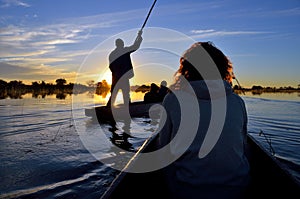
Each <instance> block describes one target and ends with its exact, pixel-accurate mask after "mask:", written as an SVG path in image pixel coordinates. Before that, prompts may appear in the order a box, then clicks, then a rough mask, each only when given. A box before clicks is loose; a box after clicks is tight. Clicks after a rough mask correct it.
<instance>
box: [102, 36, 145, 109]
mask: <svg viewBox="0 0 300 199" xmlns="http://www.w3.org/2000/svg"><path fill="white" fill-rule="evenodd" d="M142 33H143V32H142V30H140V31H139V32H138V35H137V37H136V39H135V41H134V43H133V44H132V45H131V46H126V47H124V41H123V40H122V39H120V38H119V39H116V41H115V45H116V48H115V49H114V50H113V51H112V52H111V53H110V54H109V69H110V71H111V72H112V84H111V90H110V92H111V96H110V98H109V100H108V102H107V106H111V105H114V103H115V100H116V96H117V94H118V91H119V90H121V91H122V94H123V103H124V104H125V105H126V104H129V103H130V96H129V92H130V84H129V79H131V78H132V77H133V76H134V72H133V67H132V62H131V57H130V54H131V53H133V52H135V51H136V50H137V49H138V48H139V47H140V45H141V43H142V40H143V38H142ZM117 83H118V86H117V87H116V84H117Z"/></svg>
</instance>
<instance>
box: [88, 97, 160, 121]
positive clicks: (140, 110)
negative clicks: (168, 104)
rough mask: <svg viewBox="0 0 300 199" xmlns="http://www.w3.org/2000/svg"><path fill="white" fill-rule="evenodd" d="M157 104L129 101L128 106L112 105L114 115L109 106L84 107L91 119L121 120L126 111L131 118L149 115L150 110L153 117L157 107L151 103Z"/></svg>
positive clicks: (157, 110) (155, 114) (156, 113)
mask: <svg viewBox="0 0 300 199" xmlns="http://www.w3.org/2000/svg"><path fill="white" fill-rule="evenodd" d="M159 104H160V103H146V102H143V101H138V102H132V103H130V104H129V107H125V106H124V105H123V104H120V105H116V106H115V107H114V111H115V112H116V115H113V112H112V109H111V107H110V106H97V107H93V108H87V109H85V115H86V116H88V117H92V118H93V119H97V120H98V121H99V122H110V121H113V120H118V119H120V120H122V117H123V116H126V114H127V113H128V112H129V114H130V117H131V118H137V117H146V118H148V117H150V115H149V113H150V112H151V116H153V117H155V116H158V115H159V109H158V108H157V106H153V105H159ZM151 107H152V108H151ZM155 107H156V108H155ZM150 108H151V109H150ZM149 110H150V112H149Z"/></svg>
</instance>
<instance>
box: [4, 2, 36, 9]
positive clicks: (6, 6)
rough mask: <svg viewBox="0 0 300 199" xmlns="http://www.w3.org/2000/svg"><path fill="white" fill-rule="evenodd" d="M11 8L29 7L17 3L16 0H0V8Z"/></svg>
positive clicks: (26, 4)
mask: <svg viewBox="0 0 300 199" xmlns="http://www.w3.org/2000/svg"><path fill="white" fill-rule="evenodd" d="M11 6H21V7H30V5H29V4H28V3H25V2H22V1H18V0H2V5H1V7H2V8H8V7H11Z"/></svg>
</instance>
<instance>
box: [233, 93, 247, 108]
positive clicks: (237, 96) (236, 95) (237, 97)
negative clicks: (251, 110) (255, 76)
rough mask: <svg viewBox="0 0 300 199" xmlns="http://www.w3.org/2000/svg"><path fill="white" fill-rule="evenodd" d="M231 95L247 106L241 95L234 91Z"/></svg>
mask: <svg viewBox="0 0 300 199" xmlns="http://www.w3.org/2000/svg"><path fill="white" fill-rule="evenodd" d="M231 95H232V97H233V99H234V100H235V101H237V102H239V103H240V104H241V105H242V106H243V107H245V101H244V99H243V98H242V97H241V96H239V95H238V94H236V93H234V92H232V94H231Z"/></svg>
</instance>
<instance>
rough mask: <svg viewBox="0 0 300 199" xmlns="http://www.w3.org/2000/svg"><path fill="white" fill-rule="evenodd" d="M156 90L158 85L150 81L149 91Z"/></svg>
mask: <svg viewBox="0 0 300 199" xmlns="http://www.w3.org/2000/svg"><path fill="white" fill-rule="evenodd" d="M158 90H159V87H158V86H157V85H156V84H155V83H152V84H151V85H150V91H151V92H157V91H158Z"/></svg>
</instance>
